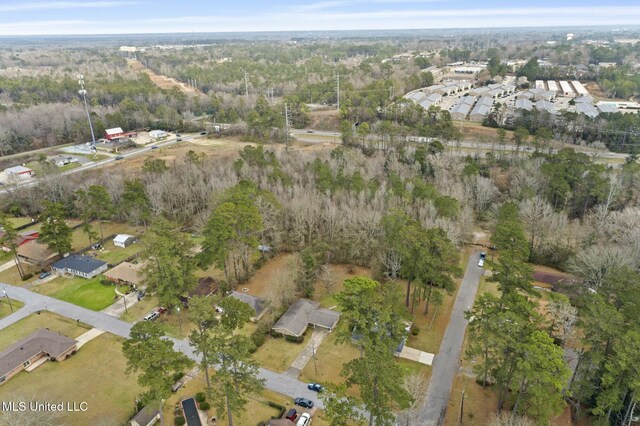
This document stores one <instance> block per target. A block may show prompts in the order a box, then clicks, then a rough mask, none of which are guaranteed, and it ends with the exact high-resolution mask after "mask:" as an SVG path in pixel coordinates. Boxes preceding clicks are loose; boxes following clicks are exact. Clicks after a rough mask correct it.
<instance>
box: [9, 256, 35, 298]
mask: <svg viewBox="0 0 640 426" xmlns="http://www.w3.org/2000/svg"><path fill="white" fill-rule="evenodd" d="M22 266H23V267H24V272H25V273H27V274H32V277H31V278H29V279H28V280H25V281H22V278H20V273H19V272H18V267H17V266H12V267H11V268H9V269H5V270H4V271H2V272H0V281H2V282H5V283H7V284H11V285H16V286H20V287H24V285H25V284H28V283H31V282H33V281H35V280H36V279H38V274H40V268H36V267H35V266H32V265H29V264H28V263H26V262H22ZM9 296H11V295H9Z"/></svg>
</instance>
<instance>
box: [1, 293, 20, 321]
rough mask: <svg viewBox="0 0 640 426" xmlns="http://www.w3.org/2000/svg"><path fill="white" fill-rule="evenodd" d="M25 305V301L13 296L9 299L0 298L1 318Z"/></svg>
mask: <svg viewBox="0 0 640 426" xmlns="http://www.w3.org/2000/svg"><path fill="white" fill-rule="evenodd" d="M23 306H24V303H22V302H19V301H17V300H13V299H11V298H10V300H7V298H6V297H3V298H2V299H0V318H4V317H6V316H7V315H9V314H12V313H13V312H15V311H17V310H18V309H20V308H22V307H23Z"/></svg>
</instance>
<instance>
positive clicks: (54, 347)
mask: <svg viewBox="0 0 640 426" xmlns="http://www.w3.org/2000/svg"><path fill="white" fill-rule="evenodd" d="M77 343H78V342H77V341H76V340H73V339H70V338H68V337H67V336H63V335H62V334H59V333H55V332H53V331H50V330H47V329H45V328H41V329H40V330H37V331H36V332H34V333H33V334H30V335H29V336H27V337H25V338H24V339H22V340H19V341H18V342H16V343H14V344H13V345H11V346H9V347H8V348H7V349H5V350H4V351H2V352H0V383H4V382H6V381H7V380H9V379H10V378H11V377H13V376H15V375H16V374H18V373H19V372H20V371H22V370H24V369H27V368H29V366H31V365H32V364H34V363H36V362H38V361H39V360H40V359H41V358H48V359H50V360H56V361H63V360H64V359H65V358H67V356H69V355H71V354H72V353H73V352H74V351H75V350H76V349H77V347H76V345H77Z"/></svg>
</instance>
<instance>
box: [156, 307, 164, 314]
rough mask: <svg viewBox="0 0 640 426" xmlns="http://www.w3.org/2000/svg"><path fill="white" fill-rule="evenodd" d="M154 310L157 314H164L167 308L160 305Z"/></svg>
mask: <svg viewBox="0 0 640 426" xmlns="http://www.w3.org/2000/svg"><path fill="white" fill-rule="evenodd" d="M156 312H157V313H158V315H160V314H164V313H165V312H167V308H163V307H162V306H160V307H159V308H158V309H156Z"/></svg>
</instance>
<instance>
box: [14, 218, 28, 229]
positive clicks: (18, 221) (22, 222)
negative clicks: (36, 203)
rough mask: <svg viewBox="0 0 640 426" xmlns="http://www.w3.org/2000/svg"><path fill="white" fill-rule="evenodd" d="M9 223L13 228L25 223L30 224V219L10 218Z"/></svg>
mask: <svg viewBox="0 0 640 426" xmlns="http://www.w3.org/2000/svg"><path fill="white" fill-rule="evenodd" d="M9 222H11V224H12V225H13V227H14V228H17V227H18V226H23V225H26V224H27V223H31V218H30V217H10V218H9Z"/></svg>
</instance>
